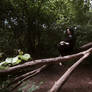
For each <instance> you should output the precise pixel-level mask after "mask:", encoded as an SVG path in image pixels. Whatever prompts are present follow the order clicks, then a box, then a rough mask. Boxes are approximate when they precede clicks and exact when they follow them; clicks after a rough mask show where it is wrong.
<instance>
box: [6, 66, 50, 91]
mask: <svg viewBox="0 0 92 92" xmlns="http://www.w3.org/2000/svg"><path fill="white" fill-rule="evenodd" d="M47 66H48V65H43V66H41V67H40V68H38V69H36V70H33V71H31V72H28V73H26V74H23V75H21V76H19V77H17V78H16V79H15V80H14V81H12V82H11V83H10V84H9V85H8V86H7V87H10V86H11V85H12V84H15V83H16V85H15V86H14V87H13V88H12V89H11V91H13V90H14V89H16V88H17V87H18V86H19V85H21V84H22V83H23V82H24V81H26V80H28V79H29V78H31V77H33V76H35V75H37V74H39V73H40V72H41V71H42V70H44V69H45V68H46V67H47ZM17 82H18V83H17Z"/></svg>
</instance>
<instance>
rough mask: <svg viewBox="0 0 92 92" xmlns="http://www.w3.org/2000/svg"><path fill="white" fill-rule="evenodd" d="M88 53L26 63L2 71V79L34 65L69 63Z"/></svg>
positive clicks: (91, 49) (91, 50) (0, 73)
mask: <svg viewBox="0 0 92 92" xmlns="http://www.w3.org/2000/svg"><path fill="white" fill-rule="evenodd" d="M89 50H90V52H92V48H90V49H89ZM89 50H86V51H89ZM86 51H83V52H80V53H77V54H73V55H68V56H64V57H55V58H48V59H39V60H34V61H29V62H26V63H24V64H21V65H17V66H14V67H10V68H8V69H7V70H0V77H1V76H7V75H9V74H13V73H16V72H19V71H20V70H22V69H25V68H27V67H31V66H34V65H45V64H50V63H59V62H65V61H68V60H71V59H74V58H80V57H82V56H83V55H84V54H83V53H84V52H86Z"/></svg>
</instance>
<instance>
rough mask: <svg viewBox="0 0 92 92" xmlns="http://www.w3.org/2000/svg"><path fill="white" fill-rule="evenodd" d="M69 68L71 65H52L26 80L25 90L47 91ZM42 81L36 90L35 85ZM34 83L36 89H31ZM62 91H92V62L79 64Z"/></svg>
mask: <svg viewBox="0 0 92 92" xmlns="http://www.w3.org/2000/svg"><path fill="white" fill-rule="evenodd" d="M68 68H69V66H67V65H64V66H60V65H59V64H56V65H51V66H50V67H48V68H47V69H45V70H44V71H42V72H41V73H39V74H38V75H36V76H35V77H32V78H30V79H29V80H28V81H26V82H24V83H25V84H26V87H23V89H22V90H23V92H47V91H48V90H49V89H50V88H51V87H52V85H53V84H54V83H55V81H57V80H58V79H59V78H60V77H61V76H62V75H63V74H64V72H65V71H66V70H67V69H68ZM41 82H42V84H41V85H40V88H38V89H36V90H35V87H39V83H41ZM33 84H34V85H35V87H33V89H34V90H35V91H29V89H30V88H31V87H32V85H33ZM22 86H23V84H22V85H21V86H20V87H18V88H17V89H16V90H15V91H14V92H17V90H18V89H19V88H21V87H22ZM31 89H32V88H31ZM60 92H92V64H81V65H79V66H78V67H77V68H76V69H75V71H74V72H73V73H72V75H71V76H70V78H69V79H68V81H67V82H66V83H65V84H64V85H63V87H62V89H60Z"/></svg>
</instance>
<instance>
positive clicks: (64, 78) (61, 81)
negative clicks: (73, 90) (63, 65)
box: [48, 52, 90, 92]
mask: <svg viewBox="0 0 92 92" xmlns="http://www.w3.org/2000/svg"><path fill="white" fill-rule="evenodd" d="M89 54H90V52H85V53H84V56H83V57H81V58H80V59H79V60H78V61H77V62H76V63H74V64H73V65H72V66H71V67H70V68H69V69H68V70H67V71H66V72H65V73H64V74H63V76H62V77H61V78H60V79H59V80H58V81H57V82H55V84H54V85H53V86H52V88H51V89H50V90H49V91H48V92H58V90H59V89H60V88H61V87H62V86H63V85H64V83H65V82H66V81H67V79H68V78H69V77H70V75H71V73H72V72H73V71H74V70H75V68H76V67H77V66H78V65H79V64H80V63H81V62H82V61H83V60H84V59H85V58H87V57H88V56H89Z"/></svg>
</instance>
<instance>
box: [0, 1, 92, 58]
mask: <svg viewBox="0 0 92 92" xmlns="http://www.w3.org/2000/svg"><path fill="white" fill-rule="evenodd" d="M89 8H90V2H89V0H87V2H86V3H85V2H84V0H0V51H2V52H5V53H6V55H12V54H16V53H14V49H22V50H23V51H24V52H27V53H30V52H31V54H32V56H33V57H36V56H41V57H45V56H48V57H50V56H56V55H58V53H57V50H56V44H57V43H58V42H59V41H60V40H62V39H63V33H64V32H63V31H64V30H65V28H66V27H67V26H76V25H80V26H81V27H83V26H85V25H92V13H91V11H90V10H89ZM85 27H86V29H87V28H88V27H87V26H85ZM85 31H86V33H87V34H86V35H87V37H88V36H89V35H90V37H91V34H89V33H91V30H89V31H88V30H85ZM78 33H80V34H79V35H80V37H81V35H83V34H84V29H83V28H82V30H81V29H80V30H79V32H78ZM86 35H83V36H84V37H83V38H84V40H80V39H78V40H79V41H81V42H82V43H85V39H86ZM80 37H79V38H80ZM89 39H90V38H89ZM88 41H89V40H88ZM54 47H55V48H54ZM53 51H54V52H55V54H53ZM43 53H44V54H43Z"/></svg>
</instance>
